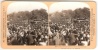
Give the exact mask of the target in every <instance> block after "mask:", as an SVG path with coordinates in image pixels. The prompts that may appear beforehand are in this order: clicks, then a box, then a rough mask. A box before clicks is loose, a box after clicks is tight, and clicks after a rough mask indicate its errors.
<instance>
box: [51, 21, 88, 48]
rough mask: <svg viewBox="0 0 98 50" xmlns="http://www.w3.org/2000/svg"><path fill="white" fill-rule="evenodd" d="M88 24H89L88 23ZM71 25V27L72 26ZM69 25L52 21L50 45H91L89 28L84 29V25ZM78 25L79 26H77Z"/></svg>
mask: <svg viewBox="0 0 98 50" xmlns="http://www.w3.org/2000/svg"><path fill="white" fill-rule="evenodd" d="M86 26H88V25H86ZM70 27H71V28H70ZM70 27H69V28H68V26H66V25H62V24H60V23H59V24H58V23H51V24H50V30H49V32H50V34H49V45H66V46H68V45H78V46H79V45H80V46H88V45H90V32H89V30H87V29H85V30H83V27H80V28H74V26H73V27H72V26H70ZM77 27H78V26H77ZM88 29H89V27H88Z"/></svg>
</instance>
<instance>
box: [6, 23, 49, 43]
mask: <svg viewBox="0 0 98 50" xmlns="http://www.w3.org/2000/svg"><path fill="white" fill-rule="evenodd" d="M7 34H8V35H7V43H8V45H47V44H48V43H47V39H48V29H47V26H46V25H40V26H39V27H37V28H36V27H34V25H27V26H26V27H24V26H23V25H21V26H19V25H17V24H16V25H15V24H8V33H7Z"/></svg>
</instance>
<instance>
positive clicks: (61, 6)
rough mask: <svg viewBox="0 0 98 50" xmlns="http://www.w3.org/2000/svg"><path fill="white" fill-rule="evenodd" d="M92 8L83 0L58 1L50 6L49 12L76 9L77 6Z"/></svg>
mask: <svg viewBox="0 0 98 50" xmlns="http://www.w3.org/2000/svg"><path fill="white" fill-rule="evenodd" d="M84 7H87V8H90V7H89V5H88V4H86V3H83V2H57V3H54V4H52V5H51V6H50V8H49V13H53V12H56V11H58V12H60V11H62V10H69V9H71V10H75V9H76V8H84Z"/></svg>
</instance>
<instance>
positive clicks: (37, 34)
mask: <svg viewBox="0 0 98 50" xmlns="http://www.w3.org/2000/svg"><path fill="white" fill-rule="evenodd" d="M47 38H48V8H47V6H46V5H45V4H44V3H41V2H14V3H11V4H10V5H9V6H8V8H7V44H8V45H35V46H36V45H45V46H46V45H47V44H48V43H47V40H48V39H47Z"/></svg>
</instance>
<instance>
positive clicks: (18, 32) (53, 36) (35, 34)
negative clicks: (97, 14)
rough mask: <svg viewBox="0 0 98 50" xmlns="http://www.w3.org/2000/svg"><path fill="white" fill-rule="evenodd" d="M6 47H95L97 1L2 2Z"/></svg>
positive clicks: (3, 40) (3, 38)
mask: <svg viewBox="0 0 98 50" xmlns="http://www.w3.org/2000/svg"><path fill="white" fill-rule="evenodd" d="M1 13H2V17H1V18H2V19H1V20H2V26H1V29H2V32H1V35H2V37H1V39H2V40H1V41H2V43H1V45H2V48H36V49H37V48H50V49H51V48H58V49H59V48H61V49H69V48H72V49H77V48H79V49H92V48H95V47H96V3H95V2H34V1H31V2H29V1H3V2H2V12H1Z"/></svg>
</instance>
